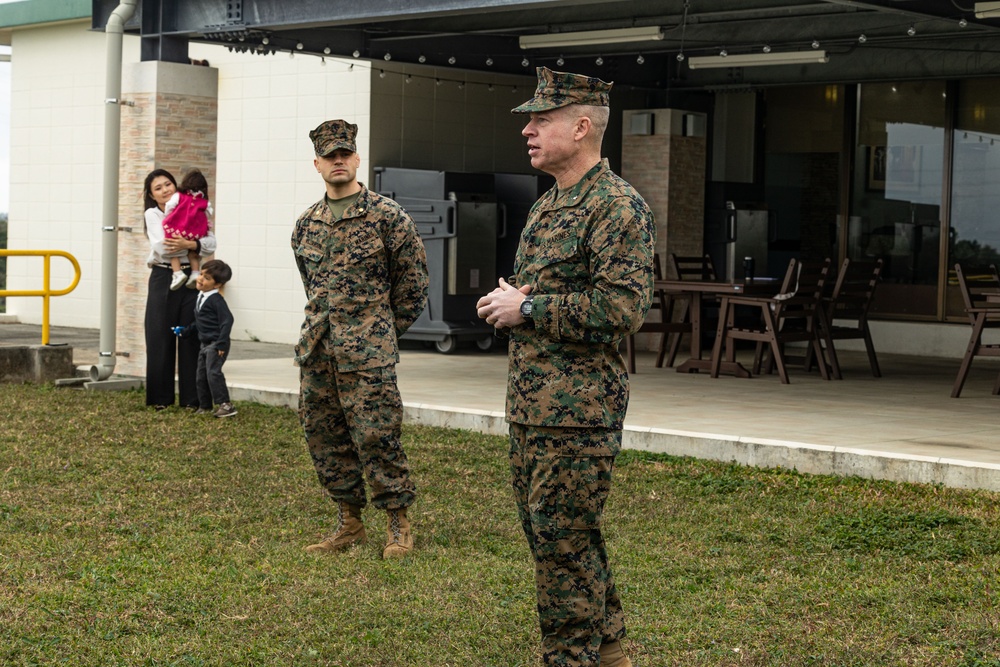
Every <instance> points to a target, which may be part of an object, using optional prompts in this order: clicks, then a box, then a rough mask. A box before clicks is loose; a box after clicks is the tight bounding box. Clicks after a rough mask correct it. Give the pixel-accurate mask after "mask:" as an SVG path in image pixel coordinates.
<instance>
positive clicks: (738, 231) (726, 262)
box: [705, 201, 771, 281]
mask: <svg viewBox="0 0 1000 667" xmlns="http://www.w3.org/2000/svg"><path fill="white" fill-rule="evenodd" d="M768 220H769V216H768V211H767V209H766V208H763V207H752V206H737V205H736V204H735V203H734V202H731V201H728V202H726V209H725V211H720V212H718V213H717V214H716V215H714V216H712V219H711V220H710V221H709V225H708V226H707V228H706V230H705V231H706V239H705V246H706V250H707V251H708V253H709V254H710V255H711V256H712V261H713V263H714V264H715V270H716V273H718V274H719V277H720V278H722V279H725V280H732V281H735V280H743V279H744V278H745V277H746V276H745V275H744V270H743V267H744V259H745V258H747V257H752V258H753V260H754V261H753V263H754V275H755V276H758V277H764V276H769V275H770V273H769V271H768V265H767V251H768V242H769V241H770V239H771V232H770V225H769V223H768Z"/></svg>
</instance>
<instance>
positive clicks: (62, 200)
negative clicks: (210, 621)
mask: <svg viewBox="0 0 1000 667" xmlns="http://www.w3.org/2000/svg"><path fill="white" fill-rule="evenodd" d="M12 52H13V56H12V118H11V144H12V145H11V204H10V229H9V243H8V245H9V247H10V248H19V249H45V248H54V249H59V250H65V251H68V252H70V253H72V254H73V255H74V256H75V257H76V258H77V259H78V260H79V262H80V266H81V272H82V278H81V281H80V284H79V286H78V287H77V288H76V289H75V290H74V291H73V292H72V293H70V294H69V295H67V296H63V297H57V298H54V299H53V300H52V305H51V313H50V323H51V324H52V325H58V326H74V327H84V328H98V327H99V326H100V266H101V233H102V232H101V231H100V228H101V221H102V210H103V202H102V182H103V181H102V174H103V151H104V111H105V110H104V89H105V81H104V77H105V53H106V42H105V36H104V34H103V33H96V32H92V31H90V29H89V22H86V21H83V22H77V23H72V24H63V25H59V26H46V27H38V28H29V29H18V30H15V31H14V32H13V34H12ZM189 52H190V56H191V57H192V58H197V59H205V60H208V61H209V63H210V65H211V66H212V67H216V68H218V70H219V99H218V102H219V125H218V162H217V178H218V182H217V183H216V184H214V187H215V201H214V202H213V206H214V208H215V220H216V233H217V235H218V239H219V250H218V253H217V256H218V257H219V258H220V259H223V260H225V261H226V262H228V263H229V264H230V265H231V266H232V267H233V281H232V282H231V283H230V284H229V285H228V286H227V287H226V298H227V299H229V303H230V305H231V307H232V309H233V313H234V315H235V318H236V326H235V327H234V331H233V337H234V338H236V339H244V340H246V339H257V340H262V341H268V342H280V343H293V342H295V341H296V340H297V338H298V330H299V325H300V324H301V322H302V308H303V305H304V303H305V297H304V295H303V292H302V283H301V280H300V279H299V276H298V271H297V269H296V267H295V262H294V258H293V255H292V252H291V248H290V245H289V238H290V235H291V230H292V226H293V224H294V222H295V220H296V218H297V217H298V215H299V214H300V213H301V212H302V211H303V210H305V209H306V208H307V207H308V206H309V205H310V204H312V203H313V202H315V201H316V200H317V199H319V198H320V197H322V196H323V186H322V181H321V180H320V178H319V176H318V175H317V174H316V170H315V168H314V166H313V157H314V154H313V150H312V144H311V143H310V141H309V138H308V134H309V131H310V130H311V129H313V128H314V127H316V126H317V125H318V124H319V123H321V122H322V121H324V120H327V119H331V118H345V119H348V120H350V121H351V122H354V123H357V125H358V141H357V143H358V152H359V154H360V156H361V169H360V170H359V178H361V180H363V181H364V182H366V184H368V185H370V186H371V185H374V184H373V183H372V180H371V178H372V175H371V168H372V167H373V166H377V165H381V166H389V167H399V166H404V167H421V168H431V169H447V170H458V171H461V170H468V171H515V172H516V171H520V172H525V173H530V172H531V168H530V165H529V164H528V160H527V156H526V153H525V148H524V143H523V139H522V137H520V135H519V132H520V129H521V127H522V125H523V120H524V119H523V118H521V117H519V116H512V115H511V114H510V109H511V108H512V107H513V106H516V105H517V104H520V103H521V102H523V101H524V100H525V99H527V98H528V97H530V95H531V92H532V91H533V89H534V84H535V78H534V76H533V74H534V73H533V72H531V73H530V74H531V75H529V76H523V77H516V76H509V75H490V74H486V73H473V72H465V71H461V70H447V71H445V70H439V69H432V68H428V67H419V66H406V65H399V64H396V63H392V64H391V67H390V66H388V65H389V64H388V63H379V64H378V68H379V69H378V70H375V71H374V72H373V70H372V66H371V64H369V63H368V62H366V61H360V60H359V61H345V60H337V59H333V58H326V59H325V65H324V64H323V61H321V59H320V58H317V57H315V56H310V55H304V54H298V55H296V56H295V57H294V58H290V57H289V56H288V54H287V53H279V54H276V55H269V56H258V55H251V54H246V53H243V54H241V53H233V52H230V51H229V50H228V49H226V48H225V47H220V46H211V45H202V44H191V45H190V49H189ZM124 60H125V62H126V63H128V62H138V60H139V40H138V38H136V37H129V36H126V38H125V48H124ZM382 70H386V74H387V75H388V76H379V74H380V73H381V71H382ZM406 73H413V74H414V76H413V77H412V82H411V83H412V84H413V85H412V86H411V84H410V83H406V82H404V75H405V74H406ZM439 77H440V78H441V79H442V82H443V84H444V85H441V86H438V85H437V83H436V81H437V80H438V79H439ZM458 82H462V83H463V86H462V88H461V89H460V88H458V86H457V84H458ZM420 88H423V89H425V90H424V94H421V93H420V92H418V89H420ZM373 105H377V106H378V108H377V109H375V110H374V111H375V113H373ZM404 111H405V112H406V113H405V114H404ZM373 125H374V126H375V127H373ZM175 176H176V177H177V178H180V176H181V174H175ZM135 198H136V202H137V206H138V207H141V200H142V193H141V192H136V193H135ZM120 224H121V225H122V226H135V225H141V224H142V220H141V219H138V218H137V219H136V220H122V221H120ZM41 265H42V263H41V260H34V259H24V258H12V259H10V260H9V261H8V288H9V289H40V287H41V276H42V271H41ZM52 266H53V271H52V275H53V279H52V286H53V287H54V288H59V287H64V286H67V285H68V284H69V283H70V282H71V280H72V269H71V267H70V266H69V263H68V262H65V261H63V260H61V259H59V258H56V259H55V260H54V261H53V265H52ZM7 312H8V313H11V314H13V315H14V316H16V317H17V318H18V320H19V321H21V322H26V323H32V324H40V323H41V321H42V303H41V299H39V298H27V297H12V298H10V299H8V300H7Z"/></svg>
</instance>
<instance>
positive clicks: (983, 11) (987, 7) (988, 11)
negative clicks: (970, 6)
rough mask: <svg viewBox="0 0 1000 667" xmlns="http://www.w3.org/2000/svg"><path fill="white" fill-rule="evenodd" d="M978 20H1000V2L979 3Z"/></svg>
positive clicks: (977, 8)
mask: <svg viewBox="0 0 1000 667" xmlns="http://www.w3.org/2000/svg"><path fill="white" fill-rule="evenodd" d="M976 18H977V19H1000V2H977V3H976Z"/></svg>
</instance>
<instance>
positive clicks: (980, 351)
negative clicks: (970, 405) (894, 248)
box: [951, 264, 1000, 398]
mask: <svg viewBox="0 0 1000 667" xmlns="http://www.w3.org/2000/svg"><path fill="white" fill-rule="evenodd" d="M955 275H956V277H957V278H958V288H959V291H960V292H961V293H962V301H964V302H965V313H966V314H967V315H968V316H969V324H971V325H972V332H971V334H970V335H969V345H968V346H967V347H966V349H965V356H964V357H963V358H962V364H961V366H959V367H958V377H956V378H955V385H954V386H953V387H952V389H951V397H952V398H958V397H959V395H960V394H961V393H962V386H963V385H964V384H965V379H966V378H967V377H968V376H969V369H970V368H971V367H972V359H973V357H1000V343H990V344H986V343H983V331H985V330H986V329H996V328H1000V304H992V303H987V302H986V295H987V294H998V293H1000V278H998V276H997V267H996V266H995V265H993V264H991V265H990V274H988V275H982V276H975V277H973V276H969V277H967V276H966V275H965V272H964V271H963V270H962V265H961V264H956V265H955ZM993 393H994V394H1000V374H998V375H997V379H996V382H994V383H993Z"/></svg>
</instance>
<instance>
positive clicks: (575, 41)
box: [520, 25, 663, 49]
mask: <svg viewBox="0 0 1000 667" xmlns="http://www.w3.org/2000/svg"><path fill="white" fill-rule="evenodd" d="M662 39H663V30H662V29H661V28H660V26H655V25H654V26H648V27H645V28H616V29H614V30H587V31H585V32H555V33H551V34H548V35H523V36H522V37H521V39H520V42H521V48H522V49H549V48H559V47H562V46H592V45H595V44H621V43H623V42H656V41H659V40H662Z"/></svg>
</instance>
